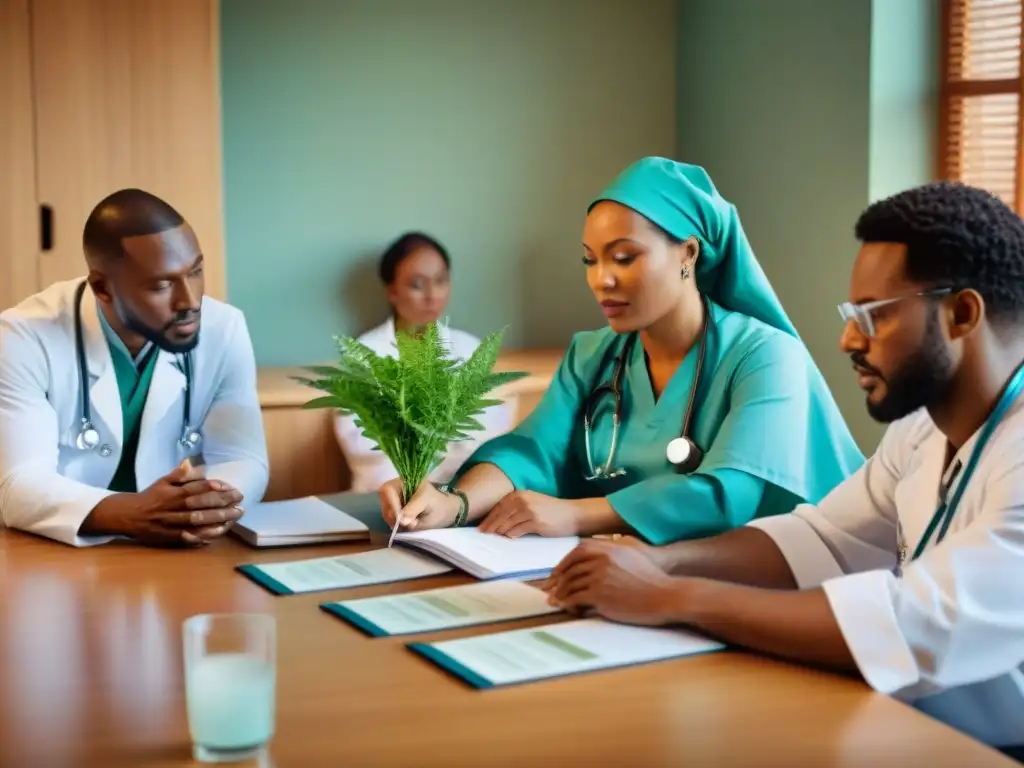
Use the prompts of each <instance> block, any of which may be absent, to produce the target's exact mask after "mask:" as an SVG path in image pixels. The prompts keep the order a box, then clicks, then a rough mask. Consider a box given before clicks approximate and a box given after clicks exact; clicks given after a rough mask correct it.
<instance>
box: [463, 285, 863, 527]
mask: <svg viewBox="0 0 1024 768" xmlns="http://www.w3.org/2000/svg"><path fill="white" fill-rule="evenodd" d="M711 308H712V317H713V323H709V330H708V339H707V352H706V358H705V361H704V370H703V373H702V375H701V382H700V384H699V388H698V391H697V396H696V399H695V401H694V416H693V430H692V437H693V439H694V440H695V441H696V443H697V445H699V446H700V447H701V448H702V449H703V450H704V451H705V455H704V459H703V461H702V463H701V465H700V467H699V468H698V470H697V471H696V472H695V473H693V474H691V475H681V474H677V473H676V471H675V467H674V465H672V464H671V463H670V462H669V461H668V458H667V457H666V454H665V450H666V446H667V445H668V443H669V441H670V440H672V439H673V438H675V437H678V436H679V433H680V431H681V429H682V423H683V418H684V415H685V412H686V406H687V402H688V400H689V395H690V389H691V387H692V386H693V384H694V381H693V379H694V373H695V371H696V363H697V358H698V355H699V346H698V345H694V347H693V349H692V350H691V351H690V353H689V355H688V356H687V357H686V359H685V360H684V361H683V363H682V365H680V366H679V368H678V369H677V370H676V373H675V374H674V375H673V377H672V379H671V380H670V381H669V383H668V385H667V386H666V388H665V390H664V392H662V394H661V397H660V398H658V399H657V400H655V397H654V391H653V388H652V386H651V381H650V376H649V375H648V372H647V365H646V359H645V353H644V350H643V345H642V344H640V343H639V342H638V343H637V344H635V345H634V347H633V354H632V359H631V360H629V361H628V366H627V369H626V375H625V382H624V385H623V389H624V392H623V406H622V407H623V421H622V424H621V426H620V427H619V438H618V449H617V455H616V459H615V461H614V462H613V468H618V467H624V468H625V469H626V470H627V472H626V474H625V475H623V476H620V477H617V478H612V479H606V480H591V481H588V480H586V479H585V476H586V475H587V474H589V466H588V464H587V460H586V452H585V448H584V443H583V405H584V403H585V402H586V399H587V397H588V395H589V394H590V392H591V391H592V390H593V389H595V388H596V387H597V386H598V385H599V384H601V383H603V382H606V381H608V380H610V378H611V376H612V372H613V369H614V365H615V358H616V356H617V355H618V352H619V350H620V349H621V348H622V346H623V345H624V344H625V343H626V337H625V336H624V335H619V334H616V333H615V332H613V331H612V330H611V329H610V328H604V329H601V330H597V331H587V332H583V333H578V334H576V335H575V336H574V338H573V340H572V342H571V344H570V345H569V349H568V351H567V353H566V355H565V357H564V358H563V360H562V362H561V365H560V366H559V368H558V371H557V373H556V375H555V377H554V379H553V380H552V383H551V385H550V387H549V388H548V390H547V392H546V393H545V394H544V396H543V398H542V399H541V401H540V403H539V404H538V405H537V407H536V409H535V410H534V411H533V412H532V413H531V414H530V415H529V416H528V417H527V418H526V419H525V420H524V421H523V422H522V423H521V424H520V425H519V426H518V427H517V428H516V429H514V430H512V431H511V432H509V433H507V434H505V435H501V436H498V437H496V438H493V439H492V440H490V441H488V442H486V443H484V444H483V445H482V446H480V447H479V448H478V449H477V450H476V451H475V452H474V453H473V455H472V456H470V458H469V460H468V461H467V462H466V463H465V464H464V465H463V467H462V468H461V469H460V474H462V473H464V472H465V471H466V470H468V469H469V468H470V467H472V466H474V465H476V464H481V463H490V464H493V465H495V466H497V467H498V468H499V469H500V470H501V471H502V472H503V473H504V474H505V475H507V476H508V478H509V480H510V481H511V482H512V484H513V485H514V486H515V488H516V489H518V490H531V491H537V492H539V493H543V494H546V495H549V496H555V497H558V498H564V499H579V498H592V497H599V496H606V497H607V499H608V502H609V503H610V504H611V505H612V507H613V508H614V509H615V511H616V513H618V515H619V516H620V517H621V518H622V519H623V520H624V521H625V522H626V523H627V524H628V525H629V526H630V527H631V528H633V529H634V530H635V531H636V532H637V533H638V534H640V535H641V536H642V537H643V538H645V539H646V540H648V541H649V542H651V543H654V544H666V543H669V542H672V541H677V540H680V539H689V538H698V537H703V536H709V535H712V534H716V533H721V532H723V531H726V530H729V529H731V528H735V527H738V526H740V525H743V524H745V523H747V522H749V521H750V520H751V519H753V518H756V517H764V516H768V515H777V514H780V513H783V512H788V511H790V510H792V508H793V507H794V506H795V505H796V504H799V503H805V502H807V503H816V502H817V501H819V500H820V499H821V498H822V497H824V496H825V495H826V494H827V493H828V492H829V491H830V490H832V488H834V487H835V486H836V485H838V484H839V483H840V482H842V481H843V480H844V479H845V478H846V477H848V476H849V475H851V474H852V473H853V472H854V471H856V470H857V468H858V467H860V466H861V464H862V463H863V461H864V458H863V455H862V454H861V453H860V451H859V450H858V449H857V447H856V444H855V443H854V442H853V440H852V438H851V437H850V435H849V433H848V432H846V431H844V430H835V429H834V426H835V424H836V419H837V418H838V413H837V411H836V407H835V404H834V402H833V401H832V400H831V399H830V398H823V397H819V396H818V394H817V392H818V391H817V389H816V387H815V386H814V384H815V383H816V382H815V377H816V376H820V374H819V373H818V372H817V369H816V368H815V367H814V364H813V362H812V360H811V358H810V355H809V353H808V352H807V350H806V348H805V347H804V346H803V344H802V343H801V342H800V341H799V340H798V339H797V338H795V337H794V336H793V335H791V334H788V333H785V332H784V331H781V330H779V329H777V328H774V327H772V326H769V325H767V324H766V323H764V322H762V321H760V320H757V319H755V318H752V317H749V316H747V315H744V314H740V313H738V312H733V311H730V310H727V309H725V308H723V307H722V306H720V305H718V304H716V303H714V302H712V303H711ZM613 406H614V398H613V397H612V396H611V395H610V394H607V395H604V396H602V399H601V405H600V407H598V408H596V410H595V414H594V423H593V427H592V434H591V450H592V454H593V459H594V464H595V466H601V465H602V464H603V463H604V462H605V460H606V457H607V456H608V449H609V446H610V443H611V434H612V418H611V414H612V408H613ZM839 423H840V424H841V423H842V422H841V420H840V421H839Z"/></svg>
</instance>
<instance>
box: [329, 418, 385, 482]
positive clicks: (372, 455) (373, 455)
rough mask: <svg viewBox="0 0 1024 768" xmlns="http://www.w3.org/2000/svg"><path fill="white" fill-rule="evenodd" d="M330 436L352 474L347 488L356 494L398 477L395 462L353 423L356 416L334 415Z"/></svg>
mask: <svg viewBox="0 0 1024 768" xmlns="http://www.w3.org/2000/svg"><path fill="white" fill-rule="evenodd" d="M334 436H335V438H336V439H337V441H338V447H339V448H341V453H342V455H343V456H344V457H345V463H346V464H348V468H349V472H351V473H352V488H351V490H353V491H355V492H358V493H368V492H371V491H376V490H377V489H379V488H380V487H381V486H382V485H384V483H386V482H387V481H388V480H392V479H394V478H396V477H398V471H397V470H396V469H395V465H394V464H392V463H391V459H389V458H388V457H387V456H386V455H385V454H384V452H383V451H380V450H377V449H376V443H374V442H373V440H371V439H370V438H368V437H366V435H364V434H363V433H362V430H360V429H359V427H357V426H356V417H355V416H349V415H347V414H343V413H337V412H335V414H334Z"/></svg>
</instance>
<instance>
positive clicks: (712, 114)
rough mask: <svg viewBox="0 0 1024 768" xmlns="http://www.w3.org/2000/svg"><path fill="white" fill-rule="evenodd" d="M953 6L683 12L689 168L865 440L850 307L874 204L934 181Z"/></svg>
mask: <svg viewBox="0 0 1024 768" xmlns="http://www.w3.org/2000/svg"><path fill="white" fill-rule="evenodd" d="M938 4H939V0H873V2H871V1H869V0H860V1H857V0H833V1H832V2H825V1H824V0H772V1H771V2H753V1H752V0H680V19H679V33H680V34H679V60H678V82H679V91H678V93H679V102H678V116H677V120H678V124H679V130H678V135H679V140H678V146H677V154H678V156H679V158H680V159H684V160H687V161H689V162H694V163H700V164H702V165H705V166H706V167H707V168H708V171H709V172H710V173H711V175H712V178H713V179H714V180H715V182H716V183H717V184H718V186H719V189H720V191H721V192H722V194H724V195H725V196H726V197H727V198H729V199H731V200H732V201H733V202H734V203H735V204H736V205H737V206H738V208H739V211H740V215H741V217H742V219H743V224H744V226H745V228H746V230H747V234H748V235H749V237H750V240H751V243H752V244H753V246H754V249H755V251H756V253H757V254H758V257H759V259H760V260H761V262H762V264H763V266H764V269H765V272H766V273H767V274H768V277H769V279H770V280H771V281H772V284H773V285H774V287H775V290H776V292H777V293H778V294H779V297H780V299H781V300H782V302H783V304H784V305H785V307H786V310H787V312H788V313H789V315H790V317H791V319H792V320H793V323H794V324H795V325H796V327H797V329H798V331H799V332H800V334H801V336H802V337H803V339H804V341H805V342H806V343H807V346H808V348H809V349H810V350H811V354H812V355H813V356H814V358H815V360H816V362H817V363H818V366H819V367H820V368H821V370H822V372H823V373H824V375H825V377H826V379H827V380H828V382H829V385H830V386H831V388H832V391H833V393H834V394H835V396H836V400H837V401H838V403H839V406H840V408H841V409H842V410H843V414H844V415H845V416H846V419H847V421H848V423H849V424H850V428H851V430H852V431H853V433H854V436H855V437H856V439H857V440H858V442H859V443H860V445H861V448H862V449H863V450H865V451H871V450H873V449H874V447H875V445H876V444H877V441H878V439H879V437H880V436H881V433H882V431H883V427H882V426H881V425H878V424H876V423H875V422H873V421H872V420H871V419H870V417H869V416H868V415H867V413H866V411H865V409H864V399H863V394H862V392H861V391H860V390H859V389H858V388H857V386H856V381H855V377H854V376H853V374H852V371H851V367H850V362H849V359H848V358H847V357H846V356H844V355H843V354H842V353H841V352H840V350H839V348H838V342H839V334H840V333H841V331H842V326H841V324H840V321H839V315H838V313H837V312H836V304H837V303H839V302H840V301H843V300H844V299H845V298H846V294H847V287H848V279H849V272H850V267H851V266H852V262H853V259H854V256H855V255H856V252H857V247H858V246H857V242H856V240H855V238H854V236H853V226H854V223H855V222H856V219H857V216H858V214H860V212H861V211H862V210H863V209H864V207H866V206H867V204H868V203H869V202H870V201H871V200H872V199H875V198H877V197H879V196H881V195H885V194H890V193H892V192H895V191H898V190H899V189H902V188H905V187H908V186H912V185H915V184H919V183H922V182H924V181H927V180H929V179H930V178H931V171H932V169H931V165H930V160H931V158H933V157H934V143H933V141H934V140H933V137H934V128H935V125H934V120H935V116H934V108H935V103H936V95H935V90H936V87H935V86H936V84H937V72H938V61H937V60H936V56H935V53H936V50H937V46H938V34H939V30H938V26H937V24H938Z"/></svg>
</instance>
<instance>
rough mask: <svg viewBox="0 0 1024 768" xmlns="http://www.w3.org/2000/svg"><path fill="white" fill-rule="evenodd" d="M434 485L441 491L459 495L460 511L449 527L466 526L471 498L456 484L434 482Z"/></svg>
mask: <svg viewBox="0 0 1024 768" xmlns="http://www.w3.org/2000/svg"><path fill="white" fill-rule="evenodd" d="M434 487H435V488H437V490H439V491H440V492H441V493H447V494H453V493H454V494H455V495H456V496H458V497H459V513H458V514H457V515H456V516H455V521H454V522H453V523H452V524H451V525H450V526H449V528H461V527H462V526H464V525H465V524H466V520H467V519H468V518H469V499H468V498H467V497H466V494H465V493H464V492H463V491H461V490H460V489H458V488H456V487H455V486H454V485H442V484H440V483H434Z"/></svg>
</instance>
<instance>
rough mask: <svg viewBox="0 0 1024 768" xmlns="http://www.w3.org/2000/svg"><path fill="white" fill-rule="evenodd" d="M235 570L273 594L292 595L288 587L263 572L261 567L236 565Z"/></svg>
mask: <svg viewBox="0 0 1024 768" xmlns="http://www.w3.org/2000/svg"><path fill="white" fill-rule="evenodd" d="M235 570H237V571H238V572H239V573H241V574H242V575H243V576H247V577H249V578H250V579H252V580H253V581H254V582H256V583H257V584H259V585H260V586H261V587H263V588H264V589H266V590H267V591H269V592H272V593H273V594H275V595H294V594H295V593H294V592H293V591H292V590H290V589H288V587H286V586H285V585H284V584H282V583H281V582H280V581H278V580H277V579H275V578H274V577H273V576H270V575H269V574H267V573H265V572H264V571H263V569H262V568H260V567H259V566H258V565H239V566H236V568H235Z"/></svg>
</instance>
